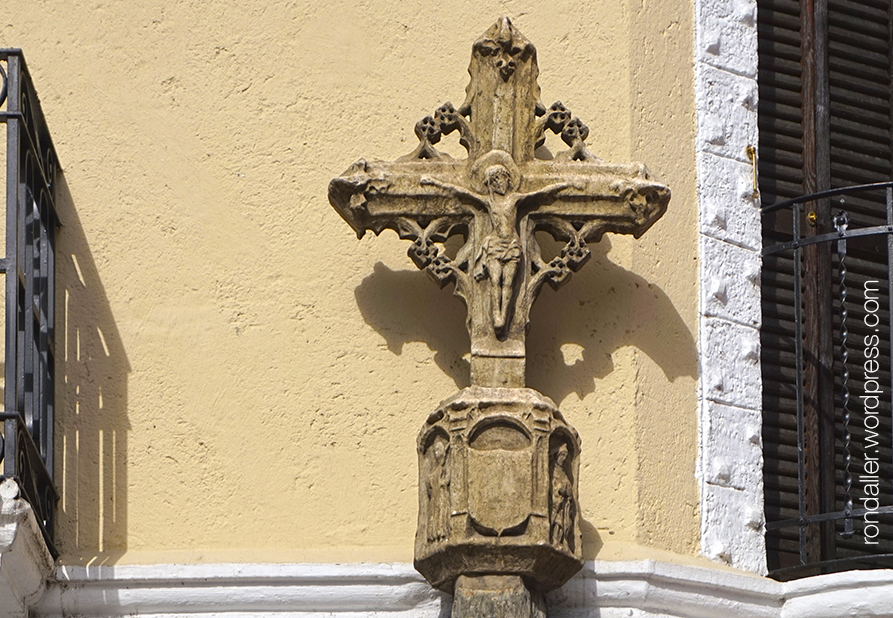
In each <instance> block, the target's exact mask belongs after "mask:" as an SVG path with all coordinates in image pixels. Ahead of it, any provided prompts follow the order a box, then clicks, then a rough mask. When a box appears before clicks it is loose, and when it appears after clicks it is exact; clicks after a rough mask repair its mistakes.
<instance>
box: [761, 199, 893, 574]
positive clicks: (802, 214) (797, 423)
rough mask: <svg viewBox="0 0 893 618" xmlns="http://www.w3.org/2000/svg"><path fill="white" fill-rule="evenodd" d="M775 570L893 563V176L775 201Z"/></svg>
mask: <svg viewBox="0 0 893 618" xmlns="http://www.w3.org/2000/svg"><path fill="white" fill-rule="evenodd" d="M762 212H763V216H764V218H767V217H770V216H771V217H774V218H775V220H774V221H772V222H771V223H770V225H769V227H770V228H771V229H773V230H774V231H773V232H772V235H773V240H772V241H771V242H772V243H775V244H771V246H766V247H765V248H764V249H763V260H764V271H763V272H764V275H763V332H762V342H763V381H764V397H763V407H764V411H763V426H764V428H763V441H764V460H765V464H764V481H765V488H766V519H767V524H766V541H767V548H768V552H769V555H768V562H769V569H770V575H771V576H773V577H776V578H778V579H790V578H794V577H802V576H806V575H814V574H819V573H827V572H833V571H841V570H848V569H858V568H879V567H887V568H889V567H891V566H893V451H891V447H893V438H891V435H893V418H891V414H893V405H891V401H893V381H891V349H893V339H891V335H893V312H891V310H890V299H891V298H893V287H891V286H893V276H891V273H893V182H883V183H877V184H871V185H860V186H854V187H848V188H843V189H834V190H831V191H824V192H821V193H815V194H812V195H805V196H802V197H798V198H795V199H792V200H787V201H785V202H780V203H777V204H775V205H772V206H767V207H765V208H763V211H762Z"/></svg>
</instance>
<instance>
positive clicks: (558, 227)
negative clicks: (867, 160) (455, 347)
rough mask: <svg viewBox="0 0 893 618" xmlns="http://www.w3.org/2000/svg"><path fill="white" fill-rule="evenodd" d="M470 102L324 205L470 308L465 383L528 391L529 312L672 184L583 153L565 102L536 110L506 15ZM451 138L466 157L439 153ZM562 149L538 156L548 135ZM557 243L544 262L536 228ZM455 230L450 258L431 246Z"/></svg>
mask: <svg viewBox="0 0 893 618" xmlns="http://www.w3.org/2000/svg"><path fill="white" fill-rule="evenodd" d="M468 72H469V74H470V75H471V81H470V83H469V85H468V87H467V88H466V98H465V102H464V103H463V104H462V105H461V106H459V108H458V109H456V108H454V107H453V105H451V104H450V103H445V104H444V105H442V106H441V107H440V108H438V109H437V111H435V113H434V116H433V117H431V116H428V117H425V118H423V119H422V120H421V121H419V122H418V123H417V125H416V128H415V133H416V135H417V136H418V138H419V145H418V147H417V148H416V149H415V150H414V151H413V152H412V153H411V154H409V155H407V156H404V157H401V158H400V159H398V160H397V161H395V162H384V161H367V160H360V161H357V162H356V163H354V164H353V165H352V166H351V167H350V168H349V169H348V170H347V171H346V172H345V173H344V174H342V175H341V176H339V177H337V178H335V179H334V180H332V182H331V184H330V185H329V201H330V202H331V203H332V206H334V207H335V209H336V210H337V211H338V212H339V213H340V214H341V216H342V217H344V219H345V220H346V221H347V222H348V223H349V224H350V226H351V227H352V228H353V229H354V231H356V233H357V235H358V236H359V237H362V236H363V234H364V233H365V232H366V231H367V230H372V231H374V232H375V233H376V234H378V233H380V232H381V231H382V230H383V229H386V228H390V229H394V230H396V231H397V233H398V234H399V235H400V237H401V238H405V239H409V240H412V241H413V244H412V246H411V247H410V249H409V255H410V257H411V258H412V259H413V261H414V262H415V264H416V265H417V266H418V267H419V268H425V269H427V271H428V273H430V274H431V275H432V276H433V277H434V279H435V280H437V281H438V282H439V283H440V284H441V285H442V286H443V285H446V284H448V283H454V284H455V293H456V295H458V296H459V297H461V298H462V299H463V300H464V301H465V303H466V306H467V307H468V319H467V326H468V331H469V334H470V337H471V355H472V384H475V385H480V386H512V387H520V386H523V385H524V358H525V336H526V332H527V328H528V316H529V312H530V307H531V305H532V303H533V301H534V299H535V298H536V296H537V294H538V292H539V290H540V289H541V287H542V285H543V284H544V283H549V284H550V285H551V286H553V287H555V288H557V287H558V286H559V285H561V284H562V283H563V282H564V281H565V280H566V279H567V277H568V275H569V274H570V273H571V272H572V271H576V270H578V269H579V268H580V267H581V266H582V265H583V263H585V262H586V260H587V259H588V258H589V249H588V248H587V243H588V242H595V241H598V240H599V239H600V238H601V237H602V235H603V234H604V233H605V232H616V233H623V234H633V235H634V236H636V237H638V236H640V235H641V234H643V233H644V232H645V231H646V230H647V229H648V228H649V227H650V226H651V225H652V224H653V223H654V222H655V221H656V220H657V219H658V218H660V216H661V215H662V214H663V213H664V212H665V211H666V208H667V202H668V201H669V199H670V191H669V189H668V188H667V187H665V186H664V185H662V184H659V183H657V182H654V181H653V180H651V178H650V176H649V175H648V172H647V170H646V169H645V167H644V166H643V165H641V164H622V165H615V164H610V163H606V162H605V161H603V160H601V159H599V158H598V157H596V156H594V155H592V154H591V153H590V152H589V151H588V150H587V148H586V146H585V145H584V140H585V139H586V138H587V136H588V133H589V129H588V128H587V127H586V125H584V124H583V123H582V122H580V120H579V119H578V118H574V117H572V116H571V113H570V111H569V110H567V109H566V108H565V107H564V106H563V105H562V104H561V103H560V102H556V103H554V104H552V106H551V107H549V108H548V109H547V108H546V107H545V106H544V105H543V104H542V103H541V102H540V89H539V86H538V85H537V76H538V74H539V69H538V67H537V62H536V49H535V48H534V46H533V44H532V43H531V42H530V41H528V40H527V39H526V38H525V37H524V36H523V35H522V34H521V33H519V32H518V31H517V30H516V29H515V28H514V27H513V26H512V23H511V22H510V21H509V19H508V18H505V17H503V18H501V19H500V20H499V21H498V22H497V23H496V24H494V25H493V26H492V27H491V28H490V29H489V30H488V31H487V32H486V33H485V34H484V35H483V37H481V38H480V39H479V40H478V41H477V42H475V44H474V47H473V51H472V57H471V66H470V67H469V69H468ZM454 131H458V133H459V135H460V137H459V142H460V143H461V144H462V145H463V146H464V147H465V148H466V149H467V151H468V157H467V158H466V159H461V160H457V159H453V158H452V157H450V156H449V155H447V154H445V153H441V152H439V151H438V150H437V149H436V148H435V144H437V143H438V142H439V141H440V138H441V136H442V135H444V134H449V133H452V132H454ZM547 131H552V132H554V133H556V134H560V135H561V139H562V140H563V141H564V142H565V144H567V145H568V146H569V149H568V150H566V151H564V152H559V153H557V154H556V155H555V156H554V158H551V159H547V158H538V157H537V156H536V155H537V153H538V152H542V151H538V150H537V149H538V148H539V147H540V146H542V145H543V143H544V142H545V137H546V132H547ZM540 230H544V231H546V232H548V233H550V234H551V235H552V236H553V237H554V238H555V239H557V240H559V241H563V242H565V243H566V244H565V246H564V248H563V249H562V250H561V252H560V254H559V255H558V256H557V257H555V258H554V259H552V260H550V261H548V262H546V261H545V260H544V259H543V257H542V253H541V250H540V247H539V246H538V245H537V241H536V237H535V233H536V232H537V231H540ZM455 234H462V235H463V236H464V237H465V244H464V245H463V247H462V248H461V250H459V252H458V254H457V255H456V256H455V257H454V258H450V257H449V256H447V254H446V253H445V251H444V249H443V247H442V246H439V243H442V242H443V241H445V240H446V239H447V238H448V237H450V236H452V235H455Z"/></svg>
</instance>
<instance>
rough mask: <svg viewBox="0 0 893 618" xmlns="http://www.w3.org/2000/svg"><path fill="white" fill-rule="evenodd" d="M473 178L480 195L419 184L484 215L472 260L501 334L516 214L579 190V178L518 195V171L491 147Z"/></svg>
mask: <svg viewBox="0 0 893 618" xmlns="http://www.w3.org/2000/svg"><path fill="white" fill-rule="evenodd" d="M471 175H472V178H473V179H475V180H476V181H477V182H479V183H480V184H481V185H482V188H483V189H484V191H485V192H484V193H478V192H477V191H474V190H471V189H467V188H465V187H461V186H459V185H455V184H451V183H448V182H443V181H440V180H438V179H436V178H433V177H431V176H424V177H422V178H421V180H420V184H421V185H430V186H435V187H439V188H441V189H444V190H445V191H446V192H448V193H449V194H451V195H453V196H454V197H455V198H456V199H458V200H460V201H461V202H463V203H468V204H470V205H471V206H473V207H474V208H476V209H478V210H479V211H480V212H481V213H483V214H484V215H485V220H486V226H487V228H486V229H487V230H488V232H487V235H486V236H485V237H484V240H483V242H482V243H481V247H480V250H479V251H478V254H477V256H476V257H475V260H474V278H475V280H476V281H482V280H484V279H487V278H489V279H490V281H491V284H492V287H491V309H492V316H493V330H494V331H495V333H496V336H497V337H500V336H502V334H503V332H504V329H505V326H506V324H507V323H508V321H509V320H510V318H511V315H510V311H511V307H512V301H513V297H514V294H515V287H516V286H515V283H516V279H517V274H518V265H519V263H520V262H521V258H522V250H521V237H520V234H519V233H518V221H519V212H520V213H521V214H522V215H523V212H524V211H525V210H532V209H535V208H536V207H538V206H542V205H547V204H551V203H552V202H554V201H555V199H556V198H557V197H558V194H559V193H560V192H561V191H563V190H564V189H568V188H570V187H576V188H580V183H579V182H576V183H574V182H557V183H553V184H550V185H547V186H545V187H543V188H541V189H538V190H536V191H531V192H529V193H517V192H516V189H517V188H518V187H519V185H520V180H521V179H520V172H519V171H518V166H517V165H515V162H514V160H513V159H512V157H511V155H509V153H507V152H504V151H502V150H491V151H490V152H488V153H487V154H485V155H484V156H483V157H481V158H480V159H478V160H477V161H475V163H474V165H473V166H472V168H471Z"/></svg>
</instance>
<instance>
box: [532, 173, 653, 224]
mask: <svg viewBox="0 0 893 618" xmlns="http://www.w3.org/2000/svg"><path fill="white" fill-rule="evenodd" d="M524 179H525V187H524V188H525V190H527V191H528V192H529V194H530V195H531V196H536V195H537V194H540V193H544V192H547V191H550V190H551V191H554V193H552V194H551V195H549V196H548V198H551V199H542V201H541V202H540V203H539V204H537V205H536V206H535V210H533V211H532V212H531V213H530V215H529V216H530V219H531V220H532V222H534V224H535V226H536V227H537V229H544V230H547V231H550V232H553V235H554V236H556V238H558V239H560V240H568V238H566V237H565V236H566V235H567V232H566V230H567V229H568V228H567V225H566V224H571V227H572V228H573V229H575V230H576V233H575V234H574V235H575V236H578V237H579V238H580V240H584V241H598V240H599V239H600V238H601V237H602V235H603V234H604V233H605V232H614V233H618V234H632V235H633V236H635V237H636V238H639V237H640V236H641V235H642V234H644V233H645V232H646V231H647V230H648V228H650V227H651V226H652V225H653V224H654V223H655V222H656V221H657V220H658V219H660V217H661V216H663V214H664V213H665V212H666V210H667V204H668V203H669V201H670V189H669V188H668V187H666V186H665V185H663V184H661V183H659V182H655V181H654V180H652V179H651V177H650V175H649V174H648V171H647V169H645V167H644V166H642V165H638V164H629V165H612V164H607V163H592V162H570V163H562V164H552V163H550V162H542V163H540V162H535V163H532V164H531V165H530V166H529V169H528V170H525V173H524ZM559 179H560V180H562V181H563V182H559V183H556V182H554V181H555V180H559ZM538 186H539V187H543V188H542V189H540V190H539V191H536V190H531V189H534V188H535V187H538ZM558 221H562V222H564V224H559V223H558Z"/></svg>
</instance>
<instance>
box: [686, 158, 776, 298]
mask: <svg viewBox="0 0 893 618" xmlns="http://www.w3.org/2000/svg"><path fill="white" fill-rule="evenodd" d="M698 196H699V200H700V205H701V208H700V212H701V215H700V230H701V233H702V234H706V235H708V236H710V237H712V238H716V239H718V240H725V241H726V242H729V243H731V244H734V245H738V246H742V247H748V248H750V249H753V250H754V251H759V250H760V247H761V244H762V241H761V236H760V208H759V204H758V202H757V200H755V199H754V198H753V169H752V167H751V164H750V162H746V161H738V160H732V159H729V158H727V157H720V156H717V155H714V154H710V153H706V152H702V153H699V154H698ZM712 266H713V265H712V264H709V263H708V264H705V265H704V267H705V268H708V269H710V268H712ZM744 275H745V276H746V277H747V278H752V279H753V280H754V281H755V282H756V283H757V284H759V279H760V265H759V264H753V265H752V266H751V270H749V271H747V272H745V273H744Z"/></svg>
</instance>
